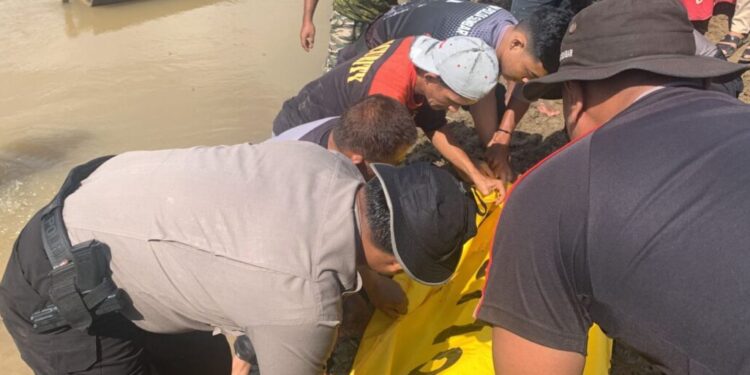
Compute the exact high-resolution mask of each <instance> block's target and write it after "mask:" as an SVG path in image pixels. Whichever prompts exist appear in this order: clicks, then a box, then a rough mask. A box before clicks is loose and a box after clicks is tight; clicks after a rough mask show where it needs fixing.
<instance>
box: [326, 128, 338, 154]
mask: <svg viewBox="0 0 750 375" xmlns="http://www.w3.org/2000/svg"><path fill="white" fill-rule="evenodd" d="M334 131H336V130H333V131H331V132H330V133H328V142H327V143H326V148H327V149H328V150H330V151H336V152H341V151H340V150H339V148H338V146H336V141H334V140H333V132H334Z"/></svg>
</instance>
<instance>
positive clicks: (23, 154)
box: [0, 0, 330, 375]
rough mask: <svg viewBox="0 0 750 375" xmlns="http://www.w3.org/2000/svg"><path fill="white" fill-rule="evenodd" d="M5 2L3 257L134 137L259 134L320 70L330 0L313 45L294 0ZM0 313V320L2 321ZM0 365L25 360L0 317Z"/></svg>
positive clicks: (0, 88)
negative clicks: (76, 179)
mask: <svg viewBox="0 0 750 375" xmlns="http://www.w3.org/2000/svg"><path fill="white" fill-rule="evenodd" d="M3 5H4V8H3V10H4V11H3V12H2V13H0V45H2V46H3V64H0V82H3V84H2V85H0V134H2V136H1V137H0V269H2V270H4V269H5V263H6V261H7V257H8V255H9V252H10V249H11V246H12V242H13V240H14V239H15V237H16V235H17V233H18V231H19V230H20V229H21V227H22V225H23V224H24V223H25V221H26V220H27V219H28V218H29V217H30V216H31V215H32V214H33V213H34V212H35V211H36V210H37V209H38V208H39V207H41V206H42V205H43V204H45V203H46V202H47V201H48V200H49V199H50V198H51V197H52V195H53V194H54V193H55V191H56V190H57V189H58V187H59V185H60V184H61V183H62V179H63V178H64V177H65V174H66V173H67V171H68V169H69V168H70V167H72V166H74V165H76V164H79V163H81V162H84V161H86V160H89V159H91V158H93V157H96V156H99V155H105V154H113V153H119V152H122V151H126V150H134V149H156V148H172V147H188V146H193V145H215V144H234V143H240V142H246V141H259V140H262V139H264V138H266V137H267V136H268V135H270V132H271V121H272V119H273V117H274V116H275V114H276V112H277V111H278V109H279V108H280V106H281V103H282V101H283V100H284V99H285V98H286V97H288V96H291V95H293V94H295V93H296V92H297V91H298V90H299V88H300V87H302V85H304V84H305V83H306V82H307V81H309V80H311V79H313V78H315V77H316V76H317V75H319V74H320V72H321V67H322V64H323V60H324V57H325V49H326V47H327V35H328V22H327V17H328V15H329V14H330V0H325V1H321V2H320V4H319V6H318V9H319V11H318V12H317V14H316V22H315V23H316V26H317V38H316V39H317V40H316V45H315V48H314V50H313V52H311V53H305V52H304V51H303V50H302V49H301V48H300V47H299V41H298V40H299V39H298V34H299V27H300V21H301V19H302V3H301V2H300V1H298V0H275V1H253V0H225V1H222V0H133V1H128V2H124V3H120V4H116V5H110V6H105V7H97V8H89V7H87V6H85V5H84V4H83V2H82V1H80V0H71V1H70V3H69V4H67V5H63V4H62V3H61V2H60V1H59V0H44V1H26V0H6V1H4V2H3ZM0 327H2V325H0ZM0 373H2V374H3V375H15V374H30V373H31V371H30V370H29V369H28V368H27V367H26V366H25V364H24V363H23V362H22V361H21V359H20V357H19V355H18V353H17V351H16V349H15V345H13V343H12V340H11V339H10V337H9V336H8V335H7V333H6V332H5V329H4V327H2V328H0Z"/></svg>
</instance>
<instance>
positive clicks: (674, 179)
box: [478, 87, 750, 374]
mask: <svg viewBox="0 0 750 375" xmlns="http://www.w3.org/2000/svg"><path fill="white" fill-rule="evenodd" d="M749 118H750V107H748V106H747V105H745V104H742V103H740V102H738V101H737V100H735V99H734V98H731V97H729V96H726V95H722V94H719V93H715V92H711V91H703V90H698V89H693V88H686V87H667V88H664V89H661V90H658V91H656V92H654V93H651V94H648V95H647V96H645V97H644V98H641V99H640V100H639V101H637V102H636V103H634V104H633V105H631V106H630V107H629V108H628V109H626V110H625V111H623V112H622V113H620V114H618V115H617V116H616V117H615V118H614V119H612V120H611V121H609V122H608V123H606V124H605V125H604V126H602V127H601V128H599V129H598V130H596V131H595V132H593V133H592V134H590V135H588V136H586V137H584V138H582V139H580V140H579V141H577V142H575V143H573V144H571V145H570V146H568V147H567V148H565V149H563V150H562V151H561V152H559V153H557V154H555V155H554V156H552V157H550V158H549V159H547V160H546V161H545V162H543V163H541V164H540V165H538V166H537V167H535V169H532V170H531V171H530V172H529V173H527V174H526V175H525V177H524V178H523V179H522V180H521V181H519V182H518V183H517V184H516V186H515V188H514V189H513V190H512V191H511V193H510V199H509V201H508V202H507V204H506V207H505V209H504V212H503V215H502V217H501V220H500V222H499V224H498V228H497V234H496V237H495V242H494V248H493V256H492V263H491V266H490V274H489V277H488V281H487V286H486V291H485V296H484V299H483V302H482V303H481V305H480V309H479V312H478V318H479V319H481V320H484V321H486V322H489V323H491V324H492V325H495V326H500V327H503V328H505V329H508V330H510V331H512V332H514V333H516V334H518V335H520V336H522V337H524V338H526V339H529V340H531V341H534V342H537V343H539V344H542V345H545V346H548V347H552V348H557V349H561V350H566V351H575V352H579V353H585V351H586V343H587V341H586V339H587V330H588V328H589V327H590V325H591V323H592V322H594V323H597V324H599V325H600V326H601V328H602V329H603V330H604V331H605V332H606V333H607V334H608V335H609V336H610V337H613V338H615V339H619V340H622V341H624V342H626V343H628V344H629V345H631V346H633V347H634V348H635V349H636V350H638V351H641V352H643V353H645V354H647V355H648V357H650V358H652V359H654V360H655V361H656V362H657V363H660V364H662V365H663V366H664V367H666V368H668V369H669V370H670V371H671V372H673V373H676V374H688V373H693V374H695V373H700V374H703V373H709V372H716V373H722V374H740V373H743V374H747V373H750V361H748V359H747V358H748V355H750V230H748V228H749V227H750V197H748V191H750V168H749V167H748V166H750V126H748V119H749Z"/></svg>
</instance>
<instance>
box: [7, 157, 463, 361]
mask: <svg viewBox="0 0 750 375" xmlns="http://www.w3.org/2000/svg"><path fill="white" fill-rule="evenodd" d="M372 168H373V170H374V171H375V173H376V175H377V178H373V179H371V180H370V181H369V182H367V183H365V182H364V181H363V180H362V177H361V174H360V172H359V171H358V170H357V168H356V167H355V166H354V165H353V164H352V163H351V162H350V160H348V159H347V158H346V157H344V156H343V155H341V154H335V153H331V152H328V151H326V150H324V149H322V148H320V147H319V146H316V145H313V144H311V143H308V142H275V143H263V144H259V145H249V144H241V145H235V146H217V147H196V148H191V149H179V150H158V151H141V152H128V153H124V154H120V155H117V156H114V157H111V158H108V157H104V158H99V159H96V160H93V161H91V162H89V163H87V164H85V165H82V166H79V167H77V168H75V169H74V170H73V171H71V174H70V175H69V177H68V179H67V180H66V182H65V183H64V184H63V187H62V189H61V190H60V193H58V195H57V196H56V197H55V199H54V200H53V202H52V203H51V204H50V205H48V206H47V207H45V208H44V209H43V210H42V211H40V212H39V213H38V214H37V215H35V216H34V217H33V218H32V219H31V220H30V222H29V223H28V224H27V225H26V227H25V228H24V230H23V231H22V233H21V235H20V236H19V239H18V240H17V242H16V244H15V246H14V249H13V253H12V254H11V257H10V260H9V262H8V265H7V268H6V271H5V275H4V276H3V279H2V282H1V283H0V315H2V317H3V323H4V324H5V326H6V327H7V329H8V332H9V333H10V334H11V336H12V337H13V339H14V341H15V343H16V345H17V346H18V349H19V351H20V353H21V356H22V358H23V359H24V361H25V362H26V363H27V364H28V365H29V366H30V367H31V368H32V369H33V370H34V372H35V373H37V374H60V373H76V374H125V373H127V374H150V373H153V371H156V372H157V373H162V374H228V373H229V364H230V361H231V356H230V353H229V347H228V345H227V344H226V340H223V338H221V337H215V338H213V339H212V338H211V332H214V333H220V332H221V333H231V334H234V335H237V334H244V335H247V336H248V337H249V338H250V339H251V340H252V343H253V346H254V348H255V351H256V353H257V358H258V362H259V367H260V370H261V372H262V373H265V374H295V375H296V374H320V373H322V372H323V371H324V366H325V362H326V359H327V357H328V355H329V353H330V350H331V347H332V345H333V342H334V339H335V337H336V331H337V327H338V325H339V323H340V320H341V297H342V294H346V293H350V292H354V291H356V290H358V289H359V288H360V286H361V278H360V277H359V275H358V272H357V269H358V268H359V267H369V268H370V269H372V270H374V271H376V272H379V273H383V274H394V273H398V272H401V271H402V270H403V271H405V272H407V273H408V274H409V275H411V276H412V277H414V278H415V279H416V280H417V281H419V282H422V283H426V284H430V285H435V284H440V283H444V282H446V281H447V280H448V279H449V278H450V277H451V274H452V273H453V271H454V269H455V267H456V265H457V264H458V260H459V259H460V257H461V249H462V244H463V242H465V241H466V240H467V239H468V238H469V237H471V236H473V234H474V233H475V232H476V227H475V224H474V223H475V210H476V208H475V206H474V201H473V200H472V199H470V198H469V197H468V196H467V194H466V192H465V191H464V190H463V188H462V187H461V185H460V184H459V182H458V181H457V180H455V179H454V178H453V177H452V176H451V175H450V174H449V173H448V172H445V171H442V170H440V169H437V168H435V167H432V166H430V165H428V164H413V165H410V166H408V167H402V168H396V167H392V166H388V165H384V164H373V165H372ZM86 270H88V271H86ZM93 275H99V276H98V277H96V278H93V277H92V276H93Z"/></svg>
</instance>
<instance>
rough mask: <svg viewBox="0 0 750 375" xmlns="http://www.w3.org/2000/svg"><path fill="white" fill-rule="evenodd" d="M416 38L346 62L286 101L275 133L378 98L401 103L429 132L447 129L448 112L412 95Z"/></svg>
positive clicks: (415, 76) (386, 46)
mask: <svg viewBox="0 0 750 375" xmlns="http://www.w3.org/2000/svg"><path fill="white" fill-rule="evenodd" d="M413 42H414V37H408V38H404V39H397V40H392V41H390V42H388V43H385V44H383V45H380V46H378V47H376V48H373V49H372V50H370V51H369V52H367V53H366V54H364V55H362V56H358V57H356V58H354V59H351V60H347V61H345V62H342V63H341V64H339V65H338V66H336V67H335V68H334V69H333V70H331V71H330V72H328V73H326V74H324V75H323V76H322V77H320V78H318V79H316V80H314V81H312V82H310V83H308V84H307V85H305V87H303V88H302V90H300V92H299V93H298V94H297V96H295V97H293V98H291V99H289V100H287V101H285V102H284V104H283V105H282V108H281V111H280V112H279V114H278V115H276V118H275V119H274V120H273V133H274V134H281V133H282V132H284V131H286V130H288V129H291V128H293V127H297V126H299V125H302V124H305V123H308V122H310V121H315V120H319V119H322V118H325V117H330V116H340V115H341V114H342V113H344V111H346V110H347V109H349V107H351V106H352V105H354V104H356V103H358V102H359V101H361V100H362V99H364V98H366V97H368V96H370V95H375V94H382V95H385V96H387V97H389V98H393V99H395V100H398V101H399V103H401V104H404V105H405V106H406V107H407V108H409V110H410V111H411V112H412V114H413V115H414V122H415V123H416V124H417V126H419V127H420V128H422V130H424V131H426V132H429V131H433V130H436V129H438V128H440V127H442V126H443V125H445V123H446V120H445V111H438V110H435V109H432V108H431V107H430V106H429V105H428V104H427V103H425V102H424V97H423V96H421V95H417V94H416V93H415V92H414V86H415V85H416V80H417V70H416V67H415V66H414V63H412V62H411V59H410V58H409V51H410V50H411V46H412V44H413Z"/></svg>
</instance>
